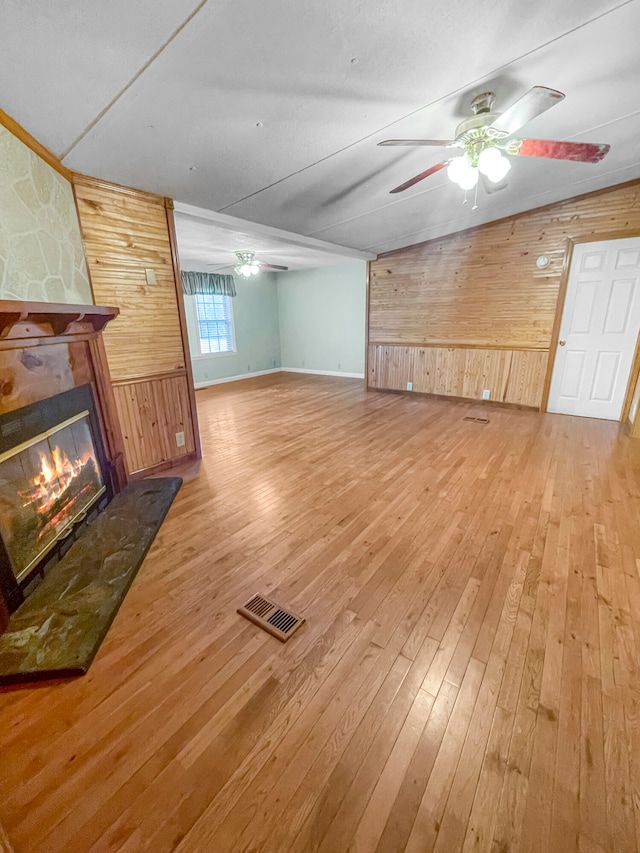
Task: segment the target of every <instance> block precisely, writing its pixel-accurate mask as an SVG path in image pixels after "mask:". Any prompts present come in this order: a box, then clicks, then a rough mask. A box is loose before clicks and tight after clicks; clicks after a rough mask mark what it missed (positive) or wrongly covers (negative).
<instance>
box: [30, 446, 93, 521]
mask: <svg viewBox="0 0 640 853" xmlns="http://www.w3.org/2000/svg"><path fill="white" fill-rule="evenodd" d="M86 461H87V460H86V459H85V460H82V459H76V460H75V461H73V462H72V461H71V460H70V459H69V457H68V456H67V454H66V453H65V452H64V451H63V450H60V448H59V447H54V448H53V449H52V451H51V460H50V461H49V459H47V457H46V456H45V454H44V453H42V452H40V471H39V472H38V473H37V474H36V476H35V477H34V478H33V485H34V486H35V489H33V491H31V494H30V497H31V500H32V501H33V502H34V503H35V504H37V510H38V512H39V513H41V514H44V513H46V512H47V511H48V510H49V509H50V507H51V506H52V504H53V503H55V501H56V500H57V499H58V498H59V497H60V496H61V495H62V494H63V493H64V491H65V490H66V489H67V487H68V486H69V483H70V482H71V481H72V480H73V479H74V478H75V477H77V476H78V474H79V473H80V472H81V471H82V468H83V466H84V464H85V462H86ZM50 463H51V464H50Z"/></svg>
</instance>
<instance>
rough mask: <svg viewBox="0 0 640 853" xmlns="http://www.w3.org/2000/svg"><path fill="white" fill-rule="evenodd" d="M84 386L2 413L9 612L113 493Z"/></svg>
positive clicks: (1, 491)
mask: <svg viewBox="0 0 640 853" xmlns="http://www.w3.org/2000/svg"><path fill="white" fill-rule="evenodd" d="M104 470H105V457H104V449H103V447H102V442H101V438H100V430H99V428H98V421H97V414H96V407H95V401H94V399H93V392H92V389H91V386H90V385H83V386H80V387H78V388H74V389H72V390H70V391H67V392H64V393H62V394H57V395H56V396H54V397H50V398H48V399H46V400H43V401H39V402H37V403H33V404H31V405H29V406H25V407H23V408H21V409H18V410H16V411H14V412H10V413H8V414H5V415H0V583H2V586H3V587H4V594H5V598H6V600H7V601H8V603H9V608H10V609H11V610H13V609H15V607H17V606H18V605H19V604H20V603H21V602H22V600H23V599H24V597H25V596H26V595H27V594H28V592H29V589H30V588H31V586H32V585H33V582H34V580H37V579H38V577H42V576H43V575H44V573H45V571H46V570H47V569H48V568H50V567H51V566H52V565H53V564H55V562H57V560H58V559H59V558H60V557H61V556H62V555H63V554H64V553H65V551H66V550H67V548H68V546H69V545H70V544H71V542H72V541H73V540H74V538H75V537H76V536H77V535H78V534H79V532H80V531H81V529H82V526H83V523H84V522H85V520H86V519H87V518H88V517H89V518H92V517H93V516H94V515H95V513H96V512H97V511H98V510H99V509H103V508H104V507H105V506H106V504H107V503H108V501H109V500H110V498H111V497H112V493H113V490H112V489H111V486H110V483H109V482H108V479H107V478H106V477H105V476H104V474H103V471H104Z"/></svg>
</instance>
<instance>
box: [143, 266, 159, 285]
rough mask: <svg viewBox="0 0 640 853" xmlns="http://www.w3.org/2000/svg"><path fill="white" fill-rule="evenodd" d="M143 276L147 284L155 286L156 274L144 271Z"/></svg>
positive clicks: (152, 271)
mask: <svg viewBox="0 0 640 853" xmlns="http://www.w3.org/2000/svg"><path fill="white" fill-rule="evenodd" d="M144 274H145V276H146V278H147V284H156V283H157V282H156V274H155V272H154V270H152V269H149V268H147V269H145V271H144Z"/></svg>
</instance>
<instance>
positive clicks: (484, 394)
mask: <svg viewBox="0 0 640 853" xmlns="http://www.w3.org/2000/svg"><path fill="white" fill-rule="evenodd" d="M490 398H491V391H490V390H489V388H485V389H484V391H483V392H482V399H483V400H489V399H490Z"/></svg>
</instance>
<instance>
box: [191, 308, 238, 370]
mask: <svg viewBox="0 0 640 853" xmlns="http://www.w3.org/2000/svg"><path fill="white" fill-rule="evenodd" d="M198 296H204V297H205V298H206V297H207V296H220V297H221V298H222V299H228V300H229V302H228V305H229V325H230V331H231V347H232V348H231V349H228V350H223V351H222V352H202V338H201V337H200V322H199V320H198V302H197V298H198ZM191 311H192V317H193V325H194V326H195V330H196V343H197V351H196V352H192V353H191V357H192V358H223V357H224V356H227V355H237V354H238V350H237V348H236V323H235V317H234V314H233V297H231V296H226V295H224V294H214V293H200V294H193V295H192V297H191Z"/></svg>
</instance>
